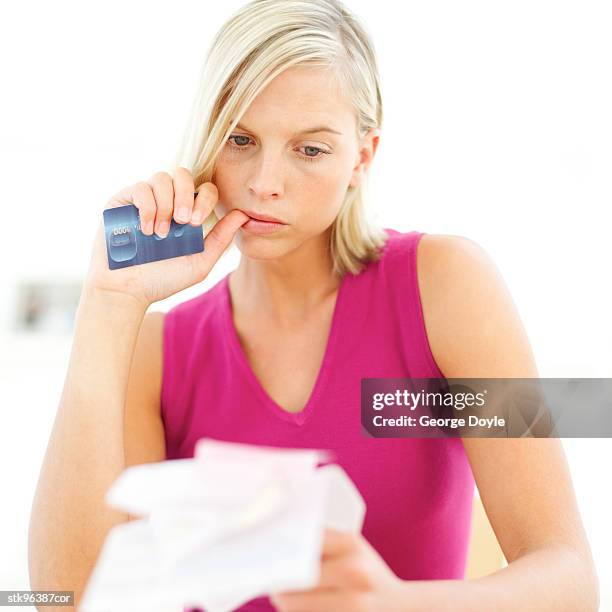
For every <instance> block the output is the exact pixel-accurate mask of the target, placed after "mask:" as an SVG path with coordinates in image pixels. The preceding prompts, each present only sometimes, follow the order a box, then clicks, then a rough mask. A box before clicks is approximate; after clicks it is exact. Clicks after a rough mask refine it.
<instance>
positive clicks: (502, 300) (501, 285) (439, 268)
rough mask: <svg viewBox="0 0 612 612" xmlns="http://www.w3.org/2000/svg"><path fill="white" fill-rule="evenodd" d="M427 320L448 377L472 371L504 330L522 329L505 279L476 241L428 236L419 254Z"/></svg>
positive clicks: (436, 353) (431, 340)
mask: <svg viewBox="0 0 612 612" xmlns="http://www.w3.org/2000/svg"><path fill="white" fill-rule="evenodd" d="M415 261H416V264H415V265H416V277H417V279H418V281H417V282H418V289H419V295H420V302H421V307H422V311H423V319H424V323H425V328H426V331H427V336H428V338H429V343H430V346H431V351H432V354H433V355H434V358H435V360H436V362H437V363H438V364H439V366H440V368H441V370H442V371H443V372H445V375H447V376H453V375H454V373H456V372H458V371H467V369H469V368H468V364H469V363H470V359H471V353H473V352H474V351H475V346H476V344H477V343H480V344H482V345H483V346H484V348H483V351H484V350H485V349H486V345H487V343H488V342H490V341H491V340H492V336H496V335H498V336H499V334H501V331H502V328H503V327H507V328H508V329H510V328H512V329H518V323H517V321H518V318H517V312H516V308H515V305H514V302H513V299H512V296H511V295H510V292H509V291H508V288H507V287H506V284H505V282H504V279H503V277H502V275H501V273H500V271H499V270H498V268H497V266H496V265H495V263H494V261H493V259H492V258H491V257H490V256H489V254H488V253H487V251H486V250H485V249H484V248H483V247H482V246H481V245H480V244H479V243H478V242H476V241H475V240H472V239H471V238H468V237H466V236H461V235H454V234H423V235H422V236H421V238H420V240H419V241H418V248H417V250H416V253H415Z"/></svg>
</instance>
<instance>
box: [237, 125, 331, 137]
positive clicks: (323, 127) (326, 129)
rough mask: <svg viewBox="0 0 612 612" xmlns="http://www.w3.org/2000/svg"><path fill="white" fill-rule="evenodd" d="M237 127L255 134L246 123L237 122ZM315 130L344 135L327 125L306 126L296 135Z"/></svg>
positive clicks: (311, 132) (310, 132) (312, 132)
mask: <svg viewBox="0 0 612 612" xmlns="http://www.w3.org/2000/svg"><path fill="white" fill-rule="evenodd" d="M236 127H237V128H241V129H243V130H245V131H247V132H251V133H253V134H254V132H253V131H252V130H250V129H249V128H248V127H246V125H243V124H241V123H237V124H236ZM315 132H331V133H332V134H338V135H339V136H342V132H338V131H337V130H334V129H333V128H331V127H329V126H327V125H315V126H314V127H310V128H305V129H303V130H301V131H299V132H296V133H295V134H294V136H299V135H300V134H314V133H315Z"/></svg>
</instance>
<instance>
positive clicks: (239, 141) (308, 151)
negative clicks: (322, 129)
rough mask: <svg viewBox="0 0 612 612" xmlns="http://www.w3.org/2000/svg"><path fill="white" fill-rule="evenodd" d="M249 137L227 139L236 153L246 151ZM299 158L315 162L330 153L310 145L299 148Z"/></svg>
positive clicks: (233, 136) (236, 136) (235, 135)
mask: <svg viewBox="0 0 612 612" xmlns="http://www.w3.org/2000/svg"><path fill="white" fill-rule="evenodd" d="M250 140H251V139H250V138H249V136H244V135H241V134H233V135H232V136H230V137H229V138H228V142H231V143H232V147H234V149H235V150H236V151H242V150H244V149H246V147H247V145H248V144H249V142H250ZM299 151H300V157H301V158H302V159H303V160H304V161H316V160H318V159H321V158H322V157H323V156H324V155H329V153H330V151H325V150H324V149H322V148H321V147H314V146H311V145H305V146H303V147H300V148H299Z"/></svg>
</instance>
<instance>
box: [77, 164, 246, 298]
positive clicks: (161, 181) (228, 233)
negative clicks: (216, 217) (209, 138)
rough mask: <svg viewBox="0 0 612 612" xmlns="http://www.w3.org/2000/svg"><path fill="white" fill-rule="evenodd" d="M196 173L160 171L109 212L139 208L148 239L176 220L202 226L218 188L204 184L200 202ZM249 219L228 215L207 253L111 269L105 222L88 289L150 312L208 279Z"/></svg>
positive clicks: (125, 192) (112, 203) (116, 199)
mask: <svg viewBox="0 0 612 612" xmlns="http://www.w3.org/2000/svg"><path fill="white" fill-rule="evenodd" d="M194 191H195V187H194V181H193V177H192V175H191V172H190V171H189V170H187V169H186V168H182V167H178V168H177V169H176V171H175V173H174V176H170V175H169V174H168V173H166V172H157V173H156V174H154V175H153V176H152V177H151V178H150V179H149V180H148V181H146V182H145V181H142V182H139V183H135V184H134V185H131V186H129V187H126V188H125V189H122V190H121V191H119V192H118V193H116V194H115V195H114V196H113V197H112V198H111V199H110V200H109V202H108V203H107V205H106V207H105V208H115V207H118V206H125V205H126V204H134V206H136V207H137V208H138V213H139V216H140V226H141V228H142V232H143V233H144V234H146V235H147V236H151V235H152V234H153V233H156V234H157V235H158V236H160V237H162V236H163V237H165V236H166V235H167V234H168V229H169V227H170V221H171V220H172V218H174V220H175V221H176V222H177V223H190V225H192V226H201V225H202V222H203V221H204V219H205V218H206V217H207V216H208V215H209V214H210V213H211V211H212V210H213V208H214V206H215V204H216V203H217V199H218V191H217V188H216V187H215V185H214V184H213V183H204V184H202V185H200V187H199V189H198V195H197V197H194ZM248 219H249V217H248V216H247V215H245V214H244V213H243V212H241V211H238V210H233V211H230V212H229V213H228V214H227V215H225V216H224V217H223V218H222V219H221V220H220V221H219V222H218V223H216V224H215V226H214V227H213V228H212V230H211V231H210V232H209V233H208V234H207V235H206V237H205V240H204V251H202V252H201V253H194V254H192V255H183V256H180V257H173V258H170V259H162V260H159V261H153V262H150V263H146V264H140V265H136V266H130V267H126V268H120V269H117V270H110V269H109V267H108V258H107V254H106V241H105V238H104V222H103V220H101V221H100V225H99V227H98V231H97V234H96V237H95V241H94V246H93V250H92V254H91V262H90V266H89V271H88V274H87V279H86V281H85V286H86V287H87V288H88V289H93V290H96V291H102V292H109V293H120V294H126V295H128V296H132V297H134V298H136V299H137V300H138V302H139V303H140V304H141V305H142V306H143V307H144V308H146V307H147V306H148V305H149V304H152V303H153V302H157V301H159V300H163V299H164V298H167V297H168V296H170V295H172V294H174V293H177V292H178V291H180V290H182V289H185V288H187V287H190V286H191V285H194V284H196V283H198V282H200V281H202V280H204V278H206V276H207V275H208V273H209V272H210V270H211V268H212V267H213V265H214V264H215V263H216V261H217V260H218V259H219V257H220V256H221V254H222V253H223V251H224V250H225V249H226V248H227V246H229V244H230V242H231V241H232V239H233V237H234V234H235V233H236V232H237V231H238V229H239V228H240V226H241V225H243V224H244V223H246V222H247V221H248Z"/></svg>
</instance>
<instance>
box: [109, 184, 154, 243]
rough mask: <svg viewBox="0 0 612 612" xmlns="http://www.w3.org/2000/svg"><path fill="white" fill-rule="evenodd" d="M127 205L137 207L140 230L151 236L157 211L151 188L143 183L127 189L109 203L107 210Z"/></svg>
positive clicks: (117, 194) (118, 193)
mask: <svg viewBox="0 0 612 612" xmlns="http://www.w3.org/2000/svg"><path fill="white" fill-rule="evenodd" d="M126 204H133V205H134V206H136V208H137V209H138V216H139V217H140V228H141V230H142V232H143V233H144V234H147V235H149V236H150V235H151V234H152V233H153V223H154V220H155V212H156V209H157V206H156V203H155V196H154V195H153V190H152V189H151V186H150V185H149V184H148V183H145V182H144V181H141V182H139V183H135V184H134V185H130V186H129V187H125V188H124V189H122V190H121V191H119V192H117V193H116V194H115V195H114V196H113V197H112V198H111V199H110V200H109V201H108V204H107V206H106V208H117V207H118V206H125V205H126Z"/></svg>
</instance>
